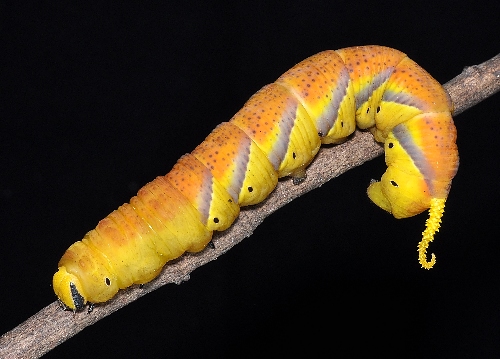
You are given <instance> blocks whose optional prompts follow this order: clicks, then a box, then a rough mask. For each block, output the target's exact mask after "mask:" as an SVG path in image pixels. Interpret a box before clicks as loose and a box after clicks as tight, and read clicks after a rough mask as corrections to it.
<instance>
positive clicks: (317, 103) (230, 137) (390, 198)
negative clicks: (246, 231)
mask: <svg viewBox="0 0 500 359" xmlns="http://www.w3.org/2000/svg"><path fill="white" fill-rule="evenodd" d="M451 112H452V104H451V101H450V100H449V97H448V96H447V94H446V92H445V91H444V90H443V88H442V87H441V85H439V83H438V82H437V81H436V80H434V79H433V78H432V77H431V76H430V75H429V74H428V73H427V72H426V71H425V70H423V69H422V68H421V67H420V66H418V65H417V64H416V63H415V62H413V61H412V60H410V59H409V58H408V57H407V56H406V55H405V54H404V53H402V52H400V51H397V50H394V49H390V48H387V47H383V46H359V47H350V48H346V49H340V50H335V51H333V50H328V51H323V52H320V53H318V54H316V55H313V56H311V57H309V58H307V59H305V60H304V61H302V62H300V63H298V64H297V65H295V66H294V67H293V68H291V69H290V70H288V71H287V72H285V73H284V74H283V75H282V76H280V77H279V78H278V79H277V80H276V82H274V83H272V84H269V85H266V86H264V87H263V88H262V89H260V90H259V91H257V93H255V95H253V96H252V97H251V98H250V99H249V100H248V101H247V102H246V103H245V104H244V106H243V108H242V109H241V110H240V111H238V112H237V113H236V114H235V115H234V116H233V117H232V118H231V120H230V121H229V122H223V123H222V124H220V125H219V126H217V127H216V128H215V129H214V130H213V131H212V133H210V134H209V135H208V137H207V138H206V139H205V140H204V141H203V143H201V144H200V145H199V146H198V147H196V149H195V150H194V151H193V152H192V153H191V154H187V155H184V156H183V157H181V158H180V159H179V161H178V162H177V163H176V164H175V166H174V167H173V168H172V170H171V171H170V172H169V173H168V174H167V175H165V176H162V177H157V178H156V179H155V180H153V181H152V182H150V183H148V184H146V185H145V186H144V187H142V188H141V189H140V190H139V192H138V193H137V196H134V197H132V199H131V200H130V203H126V204H124V205H122V206H121V207H119V208H118V209H117V210H116V211H113V212H112V213H111V214H110V215H108V216H107V217H106V218H104V219H103V220H102V221H100V222H99V223H98V225H97V227H96V228H95V229H94V230H91V231H90V232H88V233H87V234H86V235H85V237H84V238H83V239H82V241H78V242H76V243H74V244H73V245H71V246H70V247H69V249H68V250H67V251H66V252H65V253H64V255H63V257H62V258H61V260H60V262H59V269H58V271H57V272H56V274H55V275H54V278H53V286H54V291H55V293H56V295H57V296H58V298H59V300H60V302H61V303H62V304H63V305H64V306H65V307H66V308H69V309H72V310H80V309H82V308H83V307H84V306H85V305H86V304H87V303H88V302H91V303H99V302H105V301H107V300H109V299H110V298H112V297H113V296H114V295H115V294H116V293H117V292H118V290H119V289H122V288H126V287H128V286H130V285H132V284H141V283H146V282H148V281H150V280H152V279H153V278H154V277H156V276H157V275H158V274H159V272H160V271H161V269H162V267H163V265H164V264H165V263H167V262H168V261H170V260H172V259H175V258H177V257H179V256H180V255H182V253H184V252H186V251H190V252H196V251H200V250H202V249H204V248H205V246H206V245H207V244H208V243H209V242H210V240H211V238H212V234H213V231H221V230H225V229H226V228H228V227H229V226H230V225H231V224H232V223H233V222H234V220H235V219H236V218H237V216H238V214H239V210H240V207H241V206H246V205H252V204H257V203H260V202H261V201H263V200H264V199H265V198H266V197H267V196H268V195H269V194H270V193H271V192H272V190H273V189H274V188H275V186H276V184H277V182H278V178H279V177H284V176H292V177H293V178H294V183H300V182H301V181H303V180H304V179H305V169H306V167H307V165H308V164H309V163H311V161H312V160H313V159H314V156H315V155H316V153H317V152H318V150H319V148H320V145H321V143H325V144H327V143H341V142H343V141H345V140H346V139H347V138H348V136H349V135H351V134H352V133H353V131H354V130H355V128H356V126H358V127H360V128H362V129H368V130H369V131H371V132H372V133H373V135H374V137H375V139H376V140H377V141H379V142H383V143H384V148H385V153H386V164H387V166H388V168H387V171H386V172H385V173H384V174H383V176H382V178H381V180H380V182H375V181H373V182H372V183H371V184H370V186H369V188H368V196H369V197H370V199H371V200H372V201H373V202H374V203H375V204H377V205H378V206H379V207H381V208H382V209H384V210H386V211H388V212H390V213H392V215H393V216H394V217H396V218H405V217H410V216H413V215H416V214H418V213H421V212H423V211H425V210H427V209H429V210H430V211H429V213H430V217H429V219H428V220H427V222H426V226H427V227H426V229H425V231H424V232H423V234H422V241H421V242H420V244H419V246H418V252H419V261H420V263H421V264H422V266H423V267H424V268H427V269H428V268H431V267H432V266H433V265H434V263H435V256H434V255H432V259H431V260H430V261H427V258H426V250H427V247H428V245H429V243H430V242H431V241H432V240H433V238H434V235H435V233H436V232H437V231H438V230H439V226H440V223H441V217H442V215H443V211H444V204H445V201H446V198H447V196H448V193H449V190H450V186H451V181H452V179H453V177H454V176H455V174H456V172H457V168H458V150H457V147H456V144H455V141H456V130H455V126H454V124H453V120H452V118H451Z"/></svg>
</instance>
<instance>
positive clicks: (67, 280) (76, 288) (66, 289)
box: [52, 267, 87, 311]
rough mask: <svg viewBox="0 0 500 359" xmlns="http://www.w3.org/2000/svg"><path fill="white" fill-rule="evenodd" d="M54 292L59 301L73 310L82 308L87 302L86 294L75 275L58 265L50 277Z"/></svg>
mask: <svg viewBox="0 0 500 359" xmlns="http://www.w3.org/2000/svg"><path fill="white" fill-rule="evenodd" d="M52 285H53V287H54V292H55V293H56V295H57V297H58V298H59V301H60V303H61V304H62V305H63V306H64V307H65V308H67V309H71V310H73V311H78V310H82V309H83V308H84V307H85V305H86V304H87V296H86V295H85V292H84V290H83V287H82V284H81V283H80V280H79V279H78V277H77V276H75V275H74V274H71V273H68V272H67V271H66V268H65V267H60V268H59V270H58V271H57V272H56V273H55V274H54V277H53V278H52Z"/></svg>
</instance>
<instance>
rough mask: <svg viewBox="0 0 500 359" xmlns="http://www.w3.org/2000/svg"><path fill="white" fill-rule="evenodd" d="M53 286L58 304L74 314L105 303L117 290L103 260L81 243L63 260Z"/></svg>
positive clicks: (72, 248) (67, 253) (76, 243)
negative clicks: (87, 307) (89, 306)
mask: <svg viewBox="0 0 500 359" xmlns="http://www.w3.org/2000/svg"><path fill="white" fill-rule="evenodd" d="M52 283H53V286H54V292H55V293H56V295H57V297H58V298H59V301H60V302H61V303H62V304H63V305H64V306H65V307H66V308H68V309H71V310H74V311H77V310H81V309H83V308H84V307H85V305H86V304H87V303H88V302H90V303H100V302H105V301H107V300H108V299H110V298H112V297H113V296H114V295H115V294H116V293H117V292H118V289H119V284H118V278H117V277H116V275H113V274H112V273H111V272H110V270H109V268H108V266H107V265H106V262H105V261H104V258H103V257H102V256H100V255H98V253H96V252H95V251H94V250H93V249H92V248H91V247H89V246H87V245H86V244H84V243H82V242H80V241H78V242H75V243H74V244H73V245H71V246H70V247H69V248H68V250H67V251H66V252H65V253H64V255H63V256H62V258H61V260H60V261H59V270H58V271H57V272H56V274H54V277H53V280H52Z"/></svg>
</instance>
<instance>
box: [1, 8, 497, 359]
mask: <svg viewBox="0 0 500 359" xmlns="http://www.w3.org/2000/svg"><path fill="white" fill-rule="evenodd" d="M172 3H173V2H172ZM0 14H2V15H1V16H2V17H3V19H2V22H1V35H0V36H1V40H2V43H3V45H2V48H1V49H0V53H1V57H0V58H1V61H2V64H1V75H2V78H3V80H1V85H0V87H1V88H2V90H1V91H2V95H1V98H0V104H1V108H0V109H1V111H0V116H1V122H0V151H1V152H0V169H1V170H0V218H1V219H0V221H1V222H0V223H1V225H2V231H1V239H0V240H1V245H2V246H1V252H2V256H1V261H0V273H1V274H0V275H1V276H0V291H1V292H0V293H1V295H0V308H1V311H2V319H1V320H0V325H1V328H0V333H5V332H6V331H8V330H10V329H12V328H14V327H15V326H16V325H18V324H20V323H21V322H22V321H24V320H25V319H27V318H28V317H29V316H31V315H33V314H35V313H36V312H37V311H38V310H40V309H41V308H43V307H44V306H46V305H47V304H49V303H51V302H53V301H54V300H55V296H54V293H53V291H52V288H51V279H52V275H53V273H54V271H55V270H56V269H57V262H58V260H59V258H60V256H61V255H62V253H63V252H64V250H65V249H66V248H67V247H68V246H69V245H70V244H71V243H73V242H74V241H76V240H78V239H80V238H81V237H82V236H83V235H84V234H85V233H86V232H87V231H88V230H89V229H91V228H93V227H94V226H95V225H96V223H97V222H98V220H99V219H101V218H103V217H104V216H106V215H107V214H108V213H109V212H111V211H112V210H113V209H115V208H116V207H118V206H119V205H120V204H122V203H123V202H126V201H128V200H129V198H130V197H131V196H133V195H134V194H135V193H136V192H137V190H138V188H139V187H140V186H142V185H143V184H145V183H146V182H148V181H150V180H152V179H153V178H154V177H155V176H157V175H160V174H165V173H167V172H168V171H169V169H170V168H171V167H172V165H173V164H174V163H175V161H176V160H177V158H178V157H180V155H182V154H183V153H186V152H190V151H191V150H192V149H194V147H195V146H196V145H197V144H199V143H200V142H201V141H202V140H203V139H204V138H205V136H206V135H207V134H208V133H209V132H210V131H211V130H212V128H214V127H215V126H216V125H217V124H218V123H220V122H222V121H227V120H228V119H229V118H230V117H231V116H232V115H233V114H234V113H235V112H236V111H237V110H238V109H239V108H240V107H241V106H242V105H243V103H244V101H245V100H246V99H248V97H250V96H251V95H252V94H253V93H254V92H256V91H257V90H258V89H259V88H260V87H261V86H263V85H264V84H266V83H270V82H272V81H274V80H275V79H276V78H277V77H278V76H279V75H280V74H281V73H283V72H284V71H286V70H287V69H288V68H290V67H291V66H293V65H294V64H295V63H297V62H299V61H301V60H302V59H304V58H305V57H307V56H309V55H312V54H314V53H316V52H319V51H321V50H325V49H338V48H342V47H347V46H353V45H366V44H379V45H386V46H391V47H394V48H397V49H399V50H401V51H403V52H406V53H407V54H408V55H409V56H410V57H411V58H412V59H414V60H415V61H416V62H418V63H419V64H420V65H421V66H422V67H424V68H425V69H426V70H428V71H429V72H430V73H431V74H433V76H435V77H436V79H437V80H438V81H440V82H442V83H444V82H446V81H448V80H450V79H451V78H453V77H454V76H456V75H458V74H459V73H460V72H461V71H462V69H463V68H464V67H465V66H467V65H474V64H478V63H480V62H483V61H485V60H487V59H489V58H491V57H493V56H494V55H496V54H497V53H498V52H499V47H498V39H499V35H500V26H499V22H498V19H499V17H498V16H499V15H498V14H500V5H499V2H498V1H483V2H474V3H465V2H462V3H459V2H439V1H435V3H424V2H420V3H419V2H418V1H417V2H401V1H398V2H384V1H377V2H372V3H371V5H370V4H369V3H365V4H363V2H353V1H349V2H348V1H302V2H300V1H286V2H276V3H274V2H266V1H261V2H250V3H238V2H232V3H231V2H227V3H223V2H221V3H215V2H202V1H183V2H176V5H173V4H171V5H152V4H149V3H148V4H143V3H142V2H138V4H136V5H123V4H120V5H118V4H113V5H109V4H105V3H98V4H92V3H91V2H86V3H84V2H82V4H81V5H75V4H66V2H61V4H59V3H58V2H51V3H50V4H45V5H41V4H40V3H39V2H18V3H17V4H16V5H15V6H11V5H7V4H5V3H3V2H2V5H0ZM499 99H500V97H499V96H498V95H496V96H493V97H492V98H490V99H488V100H486V101H484V102H482V103H480V104H478V105H477V106H475V107H474V108H472V109H470V110H468V111H467V112H466V113H464V114H461V115H459V116H457V117H456V125H457V128H458V134H459V135H458V136H459V137H458V145H459V150H460V157H461V158H460V160H461V167H460V169H459V173H458V175H457V177H456V178H455V180H454V181H453V187H452V191H451V194H450V197H449V199H448V202H447V211H446V213H445V216H444V222H443V226H442V229H441V232H440V233H439V234H438V236H437V239H436V241H435V242H434V243H433V244H431V251H433V252H435V253H436V254H437V259H438V263H437V265H436V267H435V269H433V270H431V271H426V270H423V269H420V268H419V265H418V262H417V252H416V245H417V243H418V241H419V240H420V233H421V231H422V230H423V228H424V221H425V219H426V215H425V214H422V215H419V216H417V217H414V218H411V219H406V220H395V219H393V218H392V217H391V216H390V215H388V214H387V213H385V212H383V211H381V210H380V209H378V208H376V207H375V206H374V205H372V204H371V203H370V202H369V200H368V199H367V197H366V195H365V190H366V187H367V185H368V184H369V181H370V179H372V178H379V177H380V175H381V174H382V173H383V171H384V170H385V165H384V163H383V158H382V157H380V158H378V159H376V160H374V161H371V162H370V163H366V164H365V165H363V166H361V167H359V168H357V169H355V170H352V171H350V172H348V173H347V174H345V175H343V176H341V177H340V178H338V179H335V180H333V181H331V182H329V183H328V184H325V185H323V186H322V187H321V188H320V189H318V190H315V191H313V192H311V193H309V194H307V195H305V196H303V197H302V198H299V199H297V200H295V201H293V202H292V203H290V204H289V205H287V206H285V207H284V208H282V209H281V210H279V211H278V212H277V213H275V214H273V215H272V216H271V217H270V218H268V219H266V221H265V222H264V223H263V224H262V225H261V226H260V227H259V228H258V229H257V230H256V231H255V233H254V234H253V235H252V236H251V237H250V238H248V239H246V240H245V241H243V242H242V243H241V244H239V245H238V246H236V247H235V248H233V249H232V250H231V251H230V252H228V253H227V254H225V255H224V256H222V257H220V258H219V259H218V260H217V261H215V262H212V263H210V264H208V265H206V266H204V267H202V268H200V269H197V270H196V271H195V272H193V273H192V275H191V279H190V280H189V281H188V282H186V283H183V284H182V285H180V286H176V285H169V286H166V287H163V288H162V289H160V290H158V291H156V292H154V293H151V294H149V295H147V296H145V297H144V298H141V299H140V300H138V301H136V302H135V303H133V304H131V305H129V306H127V307H125V308H123V309H121V310H120V311H119V312H117V313H114V314H112V315H111V316H109V317H107V318H105V319H104V320H102V321H100V322H98V323H97V324H95V325H93V326H91V327H89V328H87V329H85V330H84V331H83V332H81V333H79V334H77V335H76V336H75V337H73V338H72V339H70V340H69V341H67V342H65V343H64V344H62V345H61V346H59V347H57V348H56V349H55V350H53V351H51V352H50V353H49V354H48V355H47V358H56V357H70V356H71V357H72V358H84V357H88V358H97V357H104V356H107V357H115V356H116V357H117V356H122V357H133V356H137V357H138V356H141V357H159V356H168V357H170V358H178V357H195V356H203V357H205V358H212V357H214V358H215V357H219V358H220V357H257V356H259V355H261V354H266V353H267V354H275V355H276V356H284V355H287V354H291V353H293V354H299V353H301V352H304V353H308V354H310V355H313V354H314V353H315V352H325V353H330V354H331V356H335V355H336V354H338V355H339V356H347V355H348V356H349V357H351V356H356V355H357V354H360V353H362V352H364V353H371V354H377V353H380V354H383V355H387V356H394V355H400V356H402V357H407V358H408V357H418V358H432V357H441V358H442V357H475V358H480V357H489V358H491V357H498V356H500V341H499V339H500V309H499V304H498V303H499V299H500V291H499V289H498V288H499V287H500V264H499V262H498V260H497V258H498V257H499V255H500V245H499V243H498V233H499V229H500V227H499V220H498V200H499V191H498V184H497V183H498V179H499V174H498V171H497V168H498V155H497V153H498V151H499V148H500V147H499V144H498V138H499V134H500V133H499V132H500V130H499V126H497V121H498V119H499V111H498V104H499Z"/></svg>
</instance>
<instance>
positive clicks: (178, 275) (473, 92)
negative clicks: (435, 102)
mask: <svg viewBox="0 0 500 359" xmlns="http://www.w3.org/2000/svg"><path fill="white" fill-rule="evenodd" d="M444 87H445V89H446V90H447V91H448V93H449V94H450V96H451V98H452V100H453V102H454V104H455V112H454V114H455V115H457V114H459V113H461V112H463V111H465V110H466V109H468V108H470V107H472V106H474V105H475V104H476V103H478V102H480V101H482V100H484V99H485V98H487V97H489V96H491V95H493V94H494V93H495V92H498V91H499V90H500V54H499V55H497V56H495V57H494V58H492V59H491V60H488V61H486V62H484V63H482V64H480V65H477V66H471V67H467V68H465V69H464V71H463V72H462V73H461V74H460V75H458V76H457V77H455V78H454V79H452V80H451V81H450V82H448V83H447V84H446V85H444ZM382 153H383V149H382V147H381V146H380V145H379V144H377V143H375V142H374V140H373V137H372V136H371V135H370V134H368V133H366V132H360V131H356V133H355V134H354V135H353V137H352V139H350V140H349V141H347V142H346V143H344V144H342V145H339V146H333V147H326V148H322V149H321V151H320V152H319V154H318V155H317V157H316V159H315V160H314V162H313V163H312V164H311V166H310V167H309V168H308V171H307V176H308V177H307V180H306V181H305V182H304V183H302V184H301V185H299V186H294V185H293V184H292V181H290V180H285V181H281V182H280V183H278V186H277V188H276V189H275V191H274V192H273V193H272V194H271V195H270V196H269V198H268V199H266V200H265V201H264V202H263V203H261V204H259V205H257V206H253V207H251V208H246V209H242V211H241V214H240V216H239V218H238V219H237V221H236V222H235V223H234V224H233V226H231V228H230V229H228V230H227V231H224V232H222V233H217V234H215V235H214V243H215V249H210V248H208V249H206V250H204V251H202V252H201V253H197V254H185V255H183V256H182V257H181V258H179V259H177V260H175V261H172V262H170V263H169V264H168V265H167V266H166V267H165V268H164V270H163V272H162V273H161V275H160V276H159V277H158V278H156V279H155V280H154V281H152V282H150V283H148V284H147V285H145V286H144V287H143V288H139V287H137V286H135V287H131V288H128V289H126V290H123V291H120V293H119V294H118V295H117V296H116V297H115V298H114V299H112V300H111V301H109V302H107V303H106V304H104V305H98V306H96V308H95V309H94V311H93V312H92V313H91V314H90V315H89V314H87V313H86V312H85V311H83V312H80V313H76V314H73V313H72V312H68V311H63V310H61V307H60V306H59V304H58V303H57V302H54V303H52V304H50V305H48V306H47V307H45V308H44V309H42V310H41V311H39V312H38V313H37V314H35V315H33V316H32V317H31V318H29V319H28V320H26V321H25V322H24V323H22V324H20V325H18V326H17V327H16V328H14V329H13V330H11V331H10V332H7V333H5V334H4V335H2V337H0V357H1V358H39V357H40V356H42V355H43V354H45V353H46V352H48V351H50V350H51V349H53V348H54V347H56V346H57V345H59V344H61V343H62V342H64V341H66V340H67V339H69V338H71V337H72V336H73V335H75V334H76V333H78V332H80V331H81V330H82V329H84V328H85V327H87V326H89V325H91V324H94V323H95V322H97V321H98V320H100V319H102V318H104V317H106V316H108V315H110V314H111V313H113V312H114V311H116V310H118V309H120V308H121V307H123V306H125V305H127V304H128V303H130V302H132V301H134V300H136V299H138V298H139V297H142V296H143V295H145V294H146V293H149V292H151V291H153V290H155V289H157V288H159V287H161V286H163V285H165V284H167V283H177V284H178V283H181V282H183V281H186V280H188V279H189V274H190V273H191V272H192V271H193V270H195V269H196V268H198V267H200V266H202V265H204V264H206V263H208V262H210V261H212V260H214V259H216V258H217V257H218V256H220V255H221V254H223V253H225V252H226V251H228V250H229V249H230V248H231V247H233V246H234V245H235V244H237V243H239V242H241V241H242V240H243V239H244V238H246V237H249V236H250V235H251V234H252V232H253V231H254V230H255V229H256V228H257V226H258V225H259V224H260V223H262V221H263V220H264V219H265V218H266V217H267V216H269V215H270V214H271V213H273V212H274V211H276V210H277V209H278V208H280V207H282V206H284V205H285V204H287V203H288V202H290V201H292V200H293V199H295V198H297V197H299V196H301V195H302V194H304V193H306V192H309V191H310V190H312V189H314V188H317V187H319V186H321V185H322V184H323V183H325V182H327V181H329V180H331V179H332V178H334V177H337V176H339V175H340V174H342V173H344V172H346V171H348V170H349V169H351V168H353V167H356V166H359V165H361V164H362V163H364V162H366V161H368V160H371V159H373V158H375V157H377V156H379V155H381V154H382Z"/></svg>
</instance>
